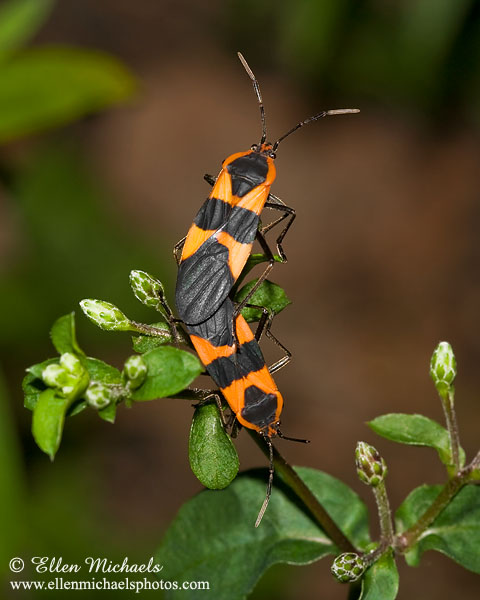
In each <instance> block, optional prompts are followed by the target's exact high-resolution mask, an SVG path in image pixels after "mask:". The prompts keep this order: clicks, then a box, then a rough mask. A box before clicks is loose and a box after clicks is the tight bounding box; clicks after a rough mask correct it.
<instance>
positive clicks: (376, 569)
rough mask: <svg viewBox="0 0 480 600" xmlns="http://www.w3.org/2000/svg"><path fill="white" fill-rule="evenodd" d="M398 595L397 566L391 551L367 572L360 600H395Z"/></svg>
mask: <svg viewBox="0 0 480 600" xmlns="http://www.w3.org/2000/svg"><path fill="white" fill-rule="evenodd" d="M397 593H398V571H397V565H396V564H395V559H394V558H393V554H392V552H391V551H390V550H389V551H388V552H386V553H385V554H384V555H383V556H381V557H380V558H379V559H378V560H377V562H375V563H374V564H373V565H372V566H371V567H370V568H369V569H368V570H367V571H366V573H365V576H364V578H363V580H362V593H361V596H360V598H359V600H394V598H396V597H397Z"/></svg>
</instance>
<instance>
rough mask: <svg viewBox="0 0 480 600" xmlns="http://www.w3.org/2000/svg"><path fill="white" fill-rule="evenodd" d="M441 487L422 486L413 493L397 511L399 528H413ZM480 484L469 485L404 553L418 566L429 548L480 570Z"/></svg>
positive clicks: (401, 529) (465, 565)
mask: <svg viewBox="0 0 480 600" xmlns="http://www.w3.org/2000/svg"><path fill="white" fill-rule="evenodd" d="M441 489H442V486H439V485H431V486H428V485H422V486H420V487H418V488H416V489H415V490H413V492H411V493H410V494H409V495H408V497H407V498H406V500H405V501H404V502H403V504H402V505H401V506H400V507H399V508H398V510H397V512H396V515H395V516H396V522H397V527H398V529H399V531H405V530H406V529H408V528H409V527H411V526H412V525H413V524H414V523H416V521H417V520H418V518H419V517H420V516H421V515H422V514H423V513H424V512H425V510H426V509H427V508H428V507H429V506H430V505H431V504H432V502H433V501H434V500H435V498H436V497H437V496H438V494H439V492H440V490H441ZM479 548H480V487H479V486H477V485H467V486H465V487H464V488H462V489H461V490H460V491H459V492H458V494H457V495H456V496H455V498H454V499H453V500H452V501H451V502H450V504H449V505H448V506H447V507H446V508H445V509H444V510H443V511H442V512H441V513H440V515H439V516H438V517H437V519H435V521H434V522H433V523H432V525H430V527H428V528H427V529H426V531H425V532H424V533H423V534H422V536H421V537H420V540H419V541H418V543H417V544H416V545H415V546H414V547H413V548H412V549H411V550H410V551H409V552H407V553H406V555H405V559H406V561H407V563H408V564H409V565H411V566H417V565H418V564H419V562H420V557H421V555H422V554H423V553H424V552H426V551H427V550H437V551H438V552H442V553H443V554H446V555H447V556H449V557H450V558H452V559H453V560H454V561H455V562H457V563H459V564H461V565H462V566H464V567H465V568H466V569H469V570H470V571H473V572H474V573H480V552H479V551H478V549H479Z"/></svg>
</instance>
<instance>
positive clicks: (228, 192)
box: [210, 169, 232, 204]
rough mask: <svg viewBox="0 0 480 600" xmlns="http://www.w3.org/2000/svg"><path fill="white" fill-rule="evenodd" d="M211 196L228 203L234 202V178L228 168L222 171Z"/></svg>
mask: <svg viewBox="0 0 480 600" xmlns="http://www.w3.org/2000/svg"><path fill="white" fill-rule="evenodd" d="M210 198H220V199H221V200H223V201H224V202H227V203H228V204H231V203H232V179H231V177H230V174H229V173H228V171H227V170H226V169H222V170H221V171H220V174H219V175H218V177H217V180H216V182H215V185H214V186H213V189H212V193H211V194H210Z"/></svg>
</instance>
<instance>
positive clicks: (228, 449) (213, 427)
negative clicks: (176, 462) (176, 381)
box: [188, 403, 240, 490]
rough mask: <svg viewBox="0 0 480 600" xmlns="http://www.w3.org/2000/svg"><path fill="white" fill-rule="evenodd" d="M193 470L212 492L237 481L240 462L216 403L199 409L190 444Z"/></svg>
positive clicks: (197, 409) (194, 418) (195, 417)
mask: <svg viewBox="0 0 480 600" xmlns="http://www.w3.org/2000/svg"><path fill="white" fill-rule="evenodd" d="M188 456H189V460H190V467H191V468H192V471H193V472H194V474H195V476H196V477H197V479H198V480H199V481H200V483H202V484H203V485H204V486H205V487H207V488H209V489H211V490H221V489H223V488H226V487H227V485H229V484H230V483H231V482H232V481H233V480H234V479H235V477H236V475H237V473H238V468H239V466H240V462H239V460H238V454H237V451H236V449H235V446H234V445H233V442H232V439H231V437H230V436H229V435H228V434H227V432H226V431H225V428H224V427H223V424H222V421H221V419H220V416H219V414H218V407H217V406H216V404H214V403H210V404H204V405H202V406H198V407H197V408H196V409H195V413H194V415H193V420H192V426H191V428H190V438H189V442H188Z"/></svg>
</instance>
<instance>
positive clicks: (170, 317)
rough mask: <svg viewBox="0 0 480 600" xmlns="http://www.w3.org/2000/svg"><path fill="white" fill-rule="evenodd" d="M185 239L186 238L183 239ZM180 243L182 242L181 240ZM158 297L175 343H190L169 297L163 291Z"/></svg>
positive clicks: (177, 344)
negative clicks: (179, 325) (179, 329)
mask: <svg viewBox="0 0 480 600" xmlns="http://www.w3.org/2000/svg"><path fill="white" fill-rule="evenodd" d="M182 241H184V240H182ZM179 243H180V242H179ZM158 299H159V301H160V304H161V305H162V308H163V311H164V317H165V319H166V321H167V324H168V327H169V329H170V333H171V335H172V338H173V341H174V342H175V345H176V346H177V347H178V346H179V344H180V342H186V343H190V338H189V336H188V335H187V334H186V333H185V332H184V331H183V329H182V330H181V331H182V334H181V335H180V334H179V332H178V330H177V327H176V324H180V323H183V321H182V320H181V319H177V318H176V317H175V316H174V314H173V312H172V309H171V308H170V305H169V304H168V302H167V299H166V298H165V296H164V295H163V293H161V292H159V294H158Z"/></svg>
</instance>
